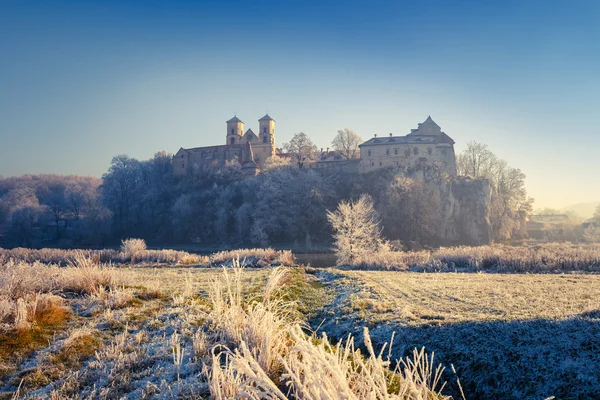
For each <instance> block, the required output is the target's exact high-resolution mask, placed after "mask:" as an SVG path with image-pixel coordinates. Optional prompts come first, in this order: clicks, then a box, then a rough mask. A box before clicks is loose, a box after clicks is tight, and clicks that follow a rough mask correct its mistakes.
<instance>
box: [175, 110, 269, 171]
mask: <svg viewBox="0 0 600 400" xmlns="http://www.w3.org/2000/svg"><path fill="white" fill-rule="evenodd" d="M258 129H259V133H258V134H256V133H254V132H253V131H252V129H248V130H247V131H245V132H244V122H242V120H240V119H239V118H238V117H237V116H234V117H233V118H231V119H230V120H229V121H227V133H226V136H225V144H224V145H220V146H208V147H194V148H190V149H184V148H183V147H182V148H180V149H179V151H178V152H177V153H176V154H175V155H174V156H173V174H174V175H175V176H186V175H194V174H196V173H198V171H200V170H202V168H203V167H207V166H214V167H222V166H223V165H225V164H226V163H228V162H239V163H240V164H241V166H242V171H243V173H244V174H246V175H256V174H257V173H258V172H259V171H260V170H261V169H262V168H263V166H264V163H265V160H266V159H267V158H269V157H271V156H272V155H273V154H277V152H278V150H277V149H276V147H275V120H274V119H273V118H271V117H270V116H269V114H267V115H265V116H264V117H262V118H261V119H259V120H258Z"/></svg>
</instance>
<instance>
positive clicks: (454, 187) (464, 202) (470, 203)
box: [414, 171, 492, 245]
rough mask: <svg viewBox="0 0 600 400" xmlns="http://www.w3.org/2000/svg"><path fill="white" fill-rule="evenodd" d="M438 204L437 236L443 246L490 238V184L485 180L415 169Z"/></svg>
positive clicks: (473, 242) (470, 242) (479, 241)
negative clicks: (439, 218)
mask: <svg viewBox="0 0 600 400" xmlns="http://www.w3.org/2000/svg"><path fill="white" fill-rule="evenodd" d="M414 178H416V179H420V180H422V181H424V182H425V183H426V184H427V186H428V187H429V188H430V189H431V190H432V192H433V195H434V197H435V198H436V200H437V201H438V202H439V204H440V210H441V223H440V227H439V231H438V232H439V233H438V236H439V238H440V240H441V241H442V242H443V243H444V244H447V245H451V244H461V245H484V244H488V243H490V242H491V241H492V226H491V223H490V204H491V193H492V190H491V186H490V183H489V181H488V180H487V179H481V178H478V179H473V178H469V177H465V176H457V177H445V178H442V177H440V176H439V175H437V174H435V173H432V174H428V173H427V172H423V171H419V172H417V173H416V174H415V176H414Z"/></svg>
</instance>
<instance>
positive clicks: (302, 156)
mask: <svg viewBox="0 0 600 400" xmlns="http://www.w3.org/2000/svg"><path fill="white" fill-rule="evenodd" d="M283 148H284V149H285V151H287V152H288V153H290V155H291V156H292V159H293V160H294V162H295V163H296V165H297V166H298V168H300V169H301V168H303V167H304V165H305V164H306V163H307V162H310V161H314V160H316V159H317V151H318V149H317V146H315V144H314V143H313V142H312V140H310V138H309V137H308V136H307V135H306V133H304V132H300V133H296V134H295V135H294V137H293V138H292V140H290V141H289V142H288V143H284V144H283Z"/></svg>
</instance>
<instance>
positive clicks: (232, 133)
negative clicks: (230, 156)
mask: <svg viewBox="0 0 600 400" xmlns="http://www.w3.org/2000/svg"><path fill="white" fill-rule="evenodd" d="M243 134H244V123H243V122H242V120H241V119H239V118H238V117H237V116H235V115H234V116H233V118H231V119H230V120H229V121H227V138H226V140H227V141H226V142H225V143H226V144H238V143H240V140H241V138H242V135H243Z"/></svg>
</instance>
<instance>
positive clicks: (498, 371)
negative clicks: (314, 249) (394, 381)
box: [321, 270, 600, 399]
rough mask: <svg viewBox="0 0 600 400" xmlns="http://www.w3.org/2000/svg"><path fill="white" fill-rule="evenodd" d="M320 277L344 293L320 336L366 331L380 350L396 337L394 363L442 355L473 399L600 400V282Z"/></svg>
mask: <svg viewBox="0 0 600 400" xmlns="http://www.w3.org/2000/svg"><path fill="white" fill-rule="evenodd" d="M321 274H322V276H323V279H324V280H325V281H327V282H330V283H331V284H332V285H333V286H334V287H335V288H336V289H335V292H336V293H338V296H337V298H336V300H335V301H334V303H333V305H332V306H331V307H329V310H328V311H329V315H330V320H329V321H327V322H325V323H324V324H323V325H322V327H321V329H324V330H325V331H327V332H328V334H329V335H330V336H331V337H344V336H345V335H347V334H348V333H354V334H357V335H360V331H361V329H362V325H364V324H366V325H367V326H369V327H370V329H371V337H372V340H373V342H374V343H378V344H381V343H383V342H385V341H388V340H389V338H390V335H391V334H392V332H395V343H394V347H395V351H394V356H395V358H399V357H401V356H406V355H407V354H409V353H410V352H411V351H412V349H413V348H414V347H418V348H420V347H421V346H424V347H425V348H426V350H427V351H428V352H435V357H436V359H437V361H439V362H441V363H443V364H444V365H446V366H448V365H450V364H453V365H454V367H455V368H456V371H457V373H458V377H459V378H460V381H461V383H462V386H463V389H464V391H465V393H466V397H467V398H504V399H506V398H511V399H524V398H539V399H545V398H548V397H550V396H556V398H557V399H568V398H597V397H598V396H599V390H600V370H598V368H597V365H599V363H600V357H599V354H600V353H599V350H600V276H598V275H584V274H566V275H563V274H560V275H559V274H557V275H547V274H537V275H524V274H460V273H459V274H457V273H410V272H381V271H339V270H328V271H327V272H322V273H321ZM447 372H449V371H447ZM445 378H446V379H447V380H448V381H449V385H448V389H449V390H450V392H451V393H452V394H455V395H456V394H457V393H458V389H457V388H453V385H452V374H447V375H446V376H445Z"/></svg>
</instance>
